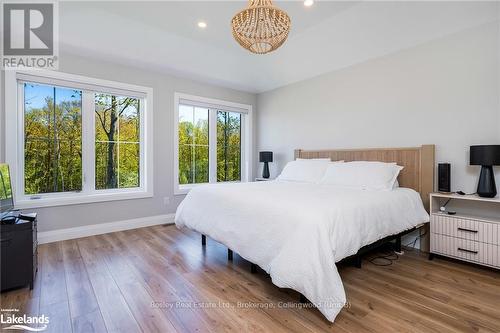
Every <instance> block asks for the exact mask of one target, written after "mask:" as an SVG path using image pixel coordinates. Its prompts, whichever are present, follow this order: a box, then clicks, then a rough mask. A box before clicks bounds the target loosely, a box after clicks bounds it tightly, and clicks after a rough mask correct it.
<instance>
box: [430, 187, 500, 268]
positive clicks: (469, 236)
mask: <svg viewBox="0 0 500 333" xmlns="http://www.w3.org/2000/svg"><path fill="white" fill-rule="evenodd" d="M445 204H446V211H445V212H442V211H440V207H441V206H443V205H445ZM448 211H451V212H455V214H454V215H450V214H448ZM430 215H431V218H430V243H431V244H430V256H429V259H432V258H433V256H434V255H435V254H437V255H442V256H447V257H451V258H455V259H459V260H464V261H468V262H472V263H476V264H480V265H484V266H489V267H493V268H498V269H500V199H499V198H481V197H479V196H477V195H458V194H443V193H432V194H431V195H430Z"/></svg>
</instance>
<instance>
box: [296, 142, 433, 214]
mask: <svg viewBox="0 0 500 333" xmlns="http://www.w3.org/2000/svg"><path fill="white" fill-rule="evenodd" d="M328 157H329V158H331V159H332V161H340V160H344V161H346V162H350V161H380V162H396V163H397V164H398V165H401V166H403V167H404V169H403V170H402V171H401V173H400V174H399V177H398V182H399V185H400V186H401V187H408V188H412V189H414V190H415V191H417V192H419V193H420V196H421V197H422V201H423V203H424V207H425V208H426V209H427V211H428V210H429V194H430V193H431V192H432V191H433V189H434V145H423V146H421V147H408V148H373V149H364V148H363V149H333V150H302V149H297V150H295V158H328Z"/></svg>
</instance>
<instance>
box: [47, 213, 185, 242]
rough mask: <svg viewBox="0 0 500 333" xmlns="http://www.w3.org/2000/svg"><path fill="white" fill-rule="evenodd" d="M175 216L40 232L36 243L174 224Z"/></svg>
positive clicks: (160, 216)
mask: <svg viewBox="0 0 500 333" xmlns="http://www.w3.org/2000/svg"><path fill="white" fill-rule="evenodd" d="M174 217H175V214H166V215H156V216H148V217H141V218H137V219H130V220H123V221H117V222H109V223H100V224H91V225H86V226H82V227H74V228H66V229H58V230H51V231H42V232H39V233H38V243H39V244H45V243H52V242H58V241H62V240H67V239H74V238H81V237H87V236H93V235H102V234H107V233H109V232H115V231H122V230H129V229H137V228H143V227H149V226H152V225H158V224H172V223H174Z"/></svg>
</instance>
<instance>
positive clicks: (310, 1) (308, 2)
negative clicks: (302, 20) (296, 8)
mask: <svg viewBox="0 0 500 333" xmlns="http://www.w3.org/2000/svg"><path fill="white" fill-rule="evenodd" d="M313 4H314V0H304V6H306V7H311V6H312V5H313Z"/></svg>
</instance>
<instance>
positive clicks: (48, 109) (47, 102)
mask: <svg viewBox="0 0 500 333" xmlns="http://www.w3.org/2000/svg"><path fill="white" fill-rule="evenodd" d="M27 85H28V84H25V87H26V86H27ZM33 87H34V85H31V88H33ZM68 93H69V94H71V97H70V98H64V97H62V98H58V96H59V95H61V96H67V95H68ZM81 94H82V93H81V91H78V90H73V91H71V90H69V89H63V88H56V87H52V95H46V96H44V105H40V106H38V105H37V106H31V105H30V101H29V100H25V113H24V129H25V133H24V134H25V136H24V142H25V147H24V149H25V154H24V170H25V171H24V178H25V193H26V194H38V193H51V192H63V191H79V190H81V189H82V155H81V147H82V136H81V126H82V117H81Z"/></svg>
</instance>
